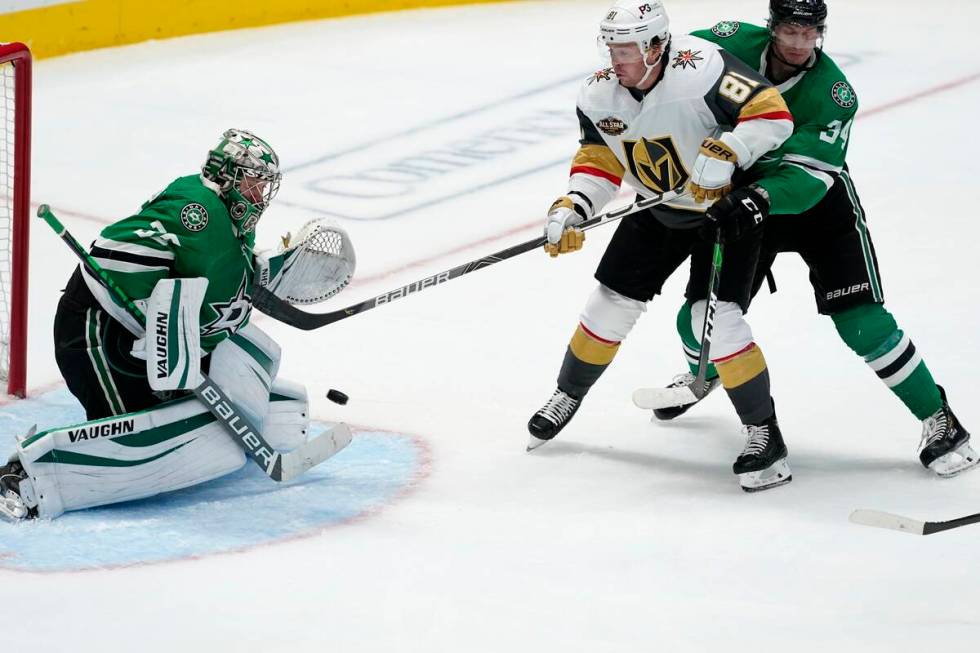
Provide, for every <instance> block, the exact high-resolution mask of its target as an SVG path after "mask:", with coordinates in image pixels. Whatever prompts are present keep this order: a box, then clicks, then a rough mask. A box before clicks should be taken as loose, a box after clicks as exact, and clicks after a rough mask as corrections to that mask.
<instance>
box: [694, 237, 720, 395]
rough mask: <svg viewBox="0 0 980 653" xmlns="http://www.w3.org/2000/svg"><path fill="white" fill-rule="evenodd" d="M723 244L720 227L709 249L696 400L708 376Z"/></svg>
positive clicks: (695, 391)
mask: <svg viewBox="0 0 980 653" xmlns="http://www.w3.org/2000/svg"><path fill="white" fill-rule="evenodd" d="M722 251H723V246H722V244H721V229H718V232H717V234H716V235H715V246H714V248H713V249H712V251H711V276H710V277H709V278H708V302H707V306H705V311H704V325H703V326H702V327H701V354H700V355H699V356H698V373H697V374H696V375H695V377H694V383H693V384H692V385H693V387H692V389H691V392H693V393H694V396H695V398H697V399H698V400H700V399H702V398H704V394H705V391H706V390H707V388H706V387H705V383H704V381H705V378H706V377H707V376H708V362H709V358H708V357H709V355H710V351H711V334H712V333H713V331H714V326H715V312H716V311H717V310H718V287H719V285H720V284H721V261H722Z"/></svg>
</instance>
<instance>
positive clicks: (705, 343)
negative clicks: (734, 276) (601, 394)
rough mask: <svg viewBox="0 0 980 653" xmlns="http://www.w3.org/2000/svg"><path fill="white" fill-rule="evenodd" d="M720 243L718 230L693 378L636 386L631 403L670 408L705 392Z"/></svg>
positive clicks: (700, 397) (706, 389) (716, 300)
mask: <svg viewBox="0 0 980 653" xmlns="http://www.w3.org/2000/svg"><path fill="white" fill-rule="evenodd" d="M723 249H724V248H723V246H722V243H721V230H720V229H719V230H718V234H717V235H716V237H715V246H714V249H713V250H712V253H711V276H710V277H709V278H708V305H707V306H706V307H705V312H704V325H703V326H702V327H701V355H700V356H699V357H698V373H697V375H695V377H694V381H693V382H692V383H690V384H688V385H685V386H681V387H678V388H638V389H637V390H634V391H633V403H634V404H635V405H636V406H637V407H638V408H652V409H660V408H672V407H674V406H684V405H686V404H693V403H695V402H697V401H700V400H701V399H703V398H704V395H705V394H707V392H708V386H707V384H706V383H705V378H706V377H707V376H708V352H709V351H710V350H711V334H712V332H713V331H714V326H715V311H717V310H718V286H719V284H720V283H721V259H722V251H723Z"/></svg>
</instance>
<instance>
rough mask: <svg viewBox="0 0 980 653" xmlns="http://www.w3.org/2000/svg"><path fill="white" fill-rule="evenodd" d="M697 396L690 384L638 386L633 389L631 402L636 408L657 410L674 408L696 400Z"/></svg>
mask: <svg viewBox="0 0 980 653" xmlns="http://www.w3.org/2000/svg"><path fill="white" fill-rule="evenodd" d="M697 400H698V397H697V396H696V395H695V394H694V391H693V390H691V387H690V386H683V387H680V388H638V389H636V390H634V391H633V404H635V405H636V407H637V408H644V409H648V410H659V409H661V408H675V407H677V406H686V405H687V404H693V403H695V402H697Z"/></svg>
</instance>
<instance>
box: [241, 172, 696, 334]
mask: <svg viewBox="0 0 980 653" xmlns="http://www.w3.org/2000/svg"><path fill="white" fill-rule="evenodd" d="M680 195H681V193H680V192H676V191H671V192H669V193H661V194H660V195H656V196H654V197H648V198H641V199H639V200H637V201H636V202H633V203H632V204H629V205H627V206H624V207H621V208H618V209H614V210H612V211H607V212H605V213H602V214H599V215H596V216H593V217H592V218H589V219H588V220H586V221H584V222H582V223H580V224H578V225H576V226H575V228H576V229H579V230H581V231H587V230H589V229H594V228H595V227H598V226H599V225H602V224H606V223H607V222H612V221H614V220H619V219H620V218H623V217H626V216H627V215H631V214H633V213H638V212H640V211H643V210H645V209H648V208H651V207H653V206H657V205H658V204H663V203H664V202H669V201H671V200H674V199H676V198H678V197H680ZM546 242H547V239H545V237H544V236H540V237H538V238H535V239H533V240H529V241H527V242H523V243H520V244H518V245H514V246H513V247H508V248H507V249H504V250H501V251H499V252H496V253H494V254H490V255H489V256H484V257H482V258H479V259H476V260H475V261H470V262H469V263H464V264H462V265H458V266H456V267H454V268H451V269H449V270H445V271H443V272H439V273H438V274H433V275H431V276H428V277H425V278H424V279H419V280H418V281H415V282H413V283H410V284H408V285H406V286H402V287H401V288H396V289H395V290H391V291H389V292H386V293H383V294H381V295H378V296H376V297H372V298H371V299H368V300H365V301H363V302H360V303H358V304H354V305H352V306H348V307H347V308H342V309H339V310H336V311H331V312H329V313H307V312H305V311H302V310H300V309H298V308H296V307H295V306H293V305H292V304H290V303H288V302H286V301H284V300H282V299H280V298H279V297H277V296H276V295H274V294H273V293H272V292H270V291H268V290H266V289H265V288H263V287H260V286H256V287H254V288H253V289H252V301H253V305H254V306H255V308H257V309H258V310H260V311H262V312H263V313H265V314H266V315H269V316H271V317H273V318H275V319H277V320H279V321H280V322H283V323H285V324H288V325H289V326H292V327H296V328H297V329H303V330H305V331H309V330H312V329H319V328H320V327H323V326H327V325H328V324H333V323H334V322H337V321H339V320H343V319H345V318H348V317H351V316H352V315H357V314H358V313H363V312H364V311H369V310H371V309H372V308H377V307H378V306H382V305H384V304H390V303H391V302H393V301H395V300H396V299H401V298H402V297H407V296H409V295H413V294H415V293H417V292H420V291H422V290H426V289H428V288H432V287H435V286H438V285H441V284H443V283H446V282H447V281H452V280H453V279H458V278H459V277H461V276H463V275H466V274H469V273H470V272H476V271H477V270H482V269H484V268H487V267H489V266H491V265H493V264H494V263H499V262H501V261H506V260H507V259H509V258H513V257H515V256H517V255H519V254H523V253H524V252H529V251H531V250H532V249H538V248H541V247H544V244H545V243H546Z"/></svg>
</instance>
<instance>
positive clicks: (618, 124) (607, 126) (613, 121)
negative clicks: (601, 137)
mask: <svg viewBox="0 0 980 653" xmlns="http://www.w3.org/2000/svg"><path fill="white" fill-rule="evenodd" d="M595 126H596V127H598V128H599V129H600V130H601V131H603V132H604V133H606V134H609V135H610V136H619V135H620V134H622V133H623V132H624V131H626V129H627V126H626V123H625V122H623V121H622V120H620V119H619V118H613V117H612V116H609V117H608V118H603V119H602V120H600V121H599V122H597V123H596V124H595Z"/></svg>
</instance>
